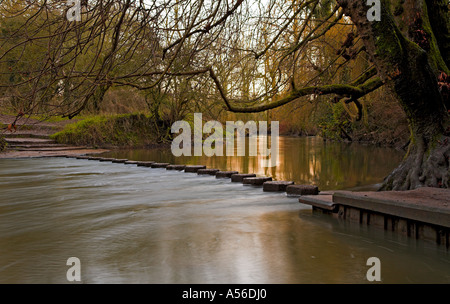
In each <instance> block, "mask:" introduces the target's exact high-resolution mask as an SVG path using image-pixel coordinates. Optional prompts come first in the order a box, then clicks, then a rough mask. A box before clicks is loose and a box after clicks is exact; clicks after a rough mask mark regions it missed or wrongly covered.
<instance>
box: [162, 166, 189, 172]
mask: <svg viewBox="0 0 450 304" xmlns="http://www.w3.org/2000/svg"><path fill="white" fill-rule="evenodd" d="M184 168H186V165H168V166H167V167H166V170H178V171H183V170H184Z"/></svg>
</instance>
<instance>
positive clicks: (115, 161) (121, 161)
mask: <svg viewBox="0 0 450 304" xmlns="http://www.w3.org/2000/svg"><path fill="white" fill-rule="evenodd" d="M127 160H128V159H115V160H113V161H112V162H113V163H118V164H122V163H125V162H126V161H127Z"/></svg>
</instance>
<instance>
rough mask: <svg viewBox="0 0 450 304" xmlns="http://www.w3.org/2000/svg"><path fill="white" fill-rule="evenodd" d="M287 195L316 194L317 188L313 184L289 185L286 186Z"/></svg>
mask: <svg viewBox="0 0 450 304" xmlns="http://www.w3.org/2000/svg"><path fill="white" fill-rule="evenodd" d="M286 193H287V194H288V195H317V194H319V188H318V187H317V186H314V185H289V186H287V187H286Z"/></svg>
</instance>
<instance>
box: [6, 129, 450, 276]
mask: <svg viewBox="0 0 450 304" xmlns="http://www.w3.org/2000/svg"><path fill="white" fill-rule="evenodd" d="M280 151H281V152H280V155H279V160H278V161H279V163H278V165H277V167H275V168H259V166H258V161H259V160H258V158H257V157H255V159H252V158H251V157H237V156H236V157H223V158H220V157H215V158H214V157H213V158H206V157H190V158H188V157H185V158H177V159H175V158H174V157H173V156H172V155H171V154H170V150H169V151H167V150H138V151H115V152H111V153H109V156H112V155H114V156H117V157H121V158H129V159H142V160H144V159H147V160H155V161H168V162H171V163H198V164H200V163H201V164H205V165H207V166H208V167H210V168H213V167H215V168H218V169H228V170H231V169H232V170H236V171H240V172H256V173H258V174H261V175H263V174H264V175H270V176H273V177H274V179H277V180H294V181H296V183H308V184H310V183H314V184H317V185H319V188H320V189H321V190H332V189H356V190H358V189H373V188H374V187H376V185H378V184H379V183H380V182H381V181H382V178H383V177H384V175H385V174H387V173H388V172H389V171H390V170H392V169H393V168H394V167H395V166H396V165H397V164H398V162H399V161H400V160H401V157H402V155H401V153H399V152H397V151H394V150H391V149H386V148H374V147H370V146H362V145H355V144H352V145H347V144H338V143H334V144H330V143H323V142H322V141H319V140H317V139H316V138H289V137H286V138H281V140H280ZM0 168H1V169H0V283H68V280H67V276H66V275H67V272H68V270H69V268H70V266H68V265H66V262H67V260H68V259H69V258H70V257H77V258H78V259H79V261H80V263H81V281H82V282H83V283H200V284H202V283H224V284H228V283H238V284H240V283H243V284H244V283H245V284H246V283H256V284H260V283H261V284H263V283H277V284H278V283H369V282H368V281H367V279H366V273H367V271H368V269H369V266H367V265H366V262H367V260H368V258H370V257H378V258H379V259H380V262H381V279H382V282H383V283H450V257H449V253H448V251H446V250H445V249H444V248H441V247H439V246H436V245H434V244H431V243H426V242H421V241H416V240H412V239H408V238H404V237H400V236H397V235H391V234H390V233H388V232H385V231H382V230H379V229H376V228H372V227H365V226H360V225H359V224H353V223H345V222H340V221H338V220H337V219H334V218H332V217H330V216H327V215H320V214H315V213H312V211H311V208H310V207H309V206H307V205H303V204H299V203H298V199H297V198H293V197H287V196H286V194H285V193H268V192H263V191H262V190H261V188H260V187H254V186H247V185H242V184H241V183H231V182H230V180H229V179H216V178H214V177H211V176H199V175H197V174H194V173H184V172H178V171H175V172H174V171H168V170H165V169H151V168H146V167H137V166H135V165H124V164H115V163H108V162H98V161H90V160H79V159H66V158H34V159H1V160H0Z"/></svg>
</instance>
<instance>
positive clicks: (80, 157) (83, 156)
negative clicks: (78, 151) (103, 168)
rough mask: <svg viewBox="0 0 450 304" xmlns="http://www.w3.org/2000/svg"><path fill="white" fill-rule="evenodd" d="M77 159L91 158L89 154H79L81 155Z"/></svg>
mask: <svg viewBox="0 0 450 304" xmlns="http://www.w3.org/2000/svg"><path fill="white" fill-rule="evenodd" d="M76 159H89V156H86V155H79V156H77V157H76Z"/></svg>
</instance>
